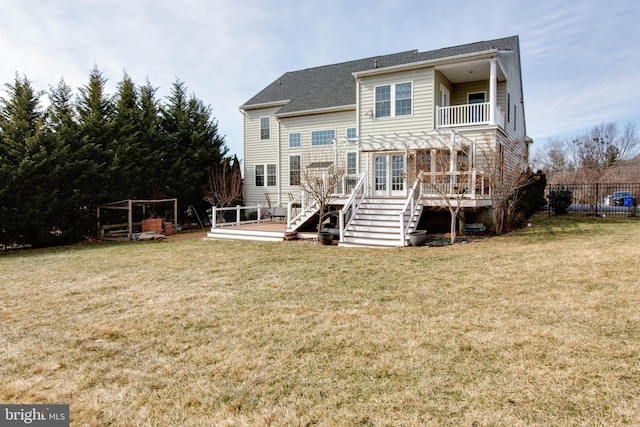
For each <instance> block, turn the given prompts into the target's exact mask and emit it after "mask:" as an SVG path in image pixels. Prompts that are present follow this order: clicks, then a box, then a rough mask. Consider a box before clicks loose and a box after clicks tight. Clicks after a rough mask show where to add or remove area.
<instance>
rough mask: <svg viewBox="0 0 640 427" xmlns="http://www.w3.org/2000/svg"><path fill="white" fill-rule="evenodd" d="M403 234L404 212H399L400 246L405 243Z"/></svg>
mask: <svg viewBox="0 0 640 427" xmlns="http://www.w3.org/2000/svg"><path fill="white" fill-rule="evenodd" d="M404 239H405V234H404V212H400V246H404V245H405V240H404Z"/></svg>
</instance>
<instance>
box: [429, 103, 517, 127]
mask: <svg viewBox="0 0 640 427" xmlns="http://www.w3.org/2000/svg"><path fill="white" fill-rule="evenodd" d="M491 107H492V105H491V103H490V102H481V103H477V104H464V105H451V106H449V107H436V127H437V128H453V127H462V126H475V125H485V126H489V125H498V126H500V127H501V128H503V129H504V127H505V116H504V113H503V112H502V109H501V108H500V107H496V108H495V112H494V116H493V117H492V115H491Z"/></svg>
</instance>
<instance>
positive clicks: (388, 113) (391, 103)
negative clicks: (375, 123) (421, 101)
mask: <svg viewBox="0 0 640 427" xmlns="http://www.w3.org/2000/svg"><path fill="white" fill-rule="evenodd" d="M375 103H376V105H375V117H376V118H380V117H395V116H407V115H411V112H412V108H413V84H412V83H411V82H409V83H396V84H392V85H385V86H376V88H375Z"/></svg>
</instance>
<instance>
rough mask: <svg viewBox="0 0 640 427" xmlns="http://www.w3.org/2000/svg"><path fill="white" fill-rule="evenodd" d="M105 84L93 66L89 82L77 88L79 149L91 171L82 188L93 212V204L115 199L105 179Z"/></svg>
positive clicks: (108, 132) (108, 110)
mask: <svg viewBox="0 0 640 427" xmlns="http://www.w3.org/2000/svg"><path fill="white" fill-rule="evenodd" d="M106 83H107V79H105V78H104V77H103V76H102V72H101V71H100V70H99V69H98V67H97V66H95V67H94V68H93V69H92V70H91V73H90V74H89V83H87V85H86V86H84V87H82V88H80V96H79V98H78V101H77V107H76V108H77V111H78V119H79V123H80V143H81V147H80V150H81V151H82V157H83V158H85V159H89V160H90V161H91V165H90V166H91V168H90V169H88V170H86V171H85V173H84V175H85V176H84V178H85V179H86V181H87V183H89V184H90V188H87V189H86V190H87V191H88V193H87V196H89V198H90V200H87V201H88V202H89V205H88V208H89V209H90V210H91V209H95V205H96V204H99V203H103V202H112V201H114V200H116V199H115V196H116V195H118V194H117V193H118V192H117V190H116V191H114V188H113V187H112V185H111V182H110V180H109V172H110V167H111V161H112V159H113V153H112V151H111V148H112V147H113V145H112V144H111V140H112V138H113V104H112V102H111V100H110V99H109V98H108V97H107V95H106V93H105V86H106Z"/></svg>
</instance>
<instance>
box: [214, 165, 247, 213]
mask: <svg viewBox="0 0 640 427" xmlns="http://www.w3.org/2000/svg"><path fill="white" fill-rule="evenodd" d="M243 191H244V183H243V181H242V172H241V168H240V161H239V160H238V157H237V156H234V157H233V158H231V157H226V158H224V159H223V160H222V162H221V163H220V164H218V165H216V166H211V167H210V168H209V182H208V183H207V187H206V189H205V192H204V200H206V201H207V202H209V203H211V205H213V206H215V207H217V208H223V207H228V206H233V205H235V204H236V203H238V202H239V201H241V200H242V192H243ZM218 219H220V220H221V219H222V218H218Z"/></svg>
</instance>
